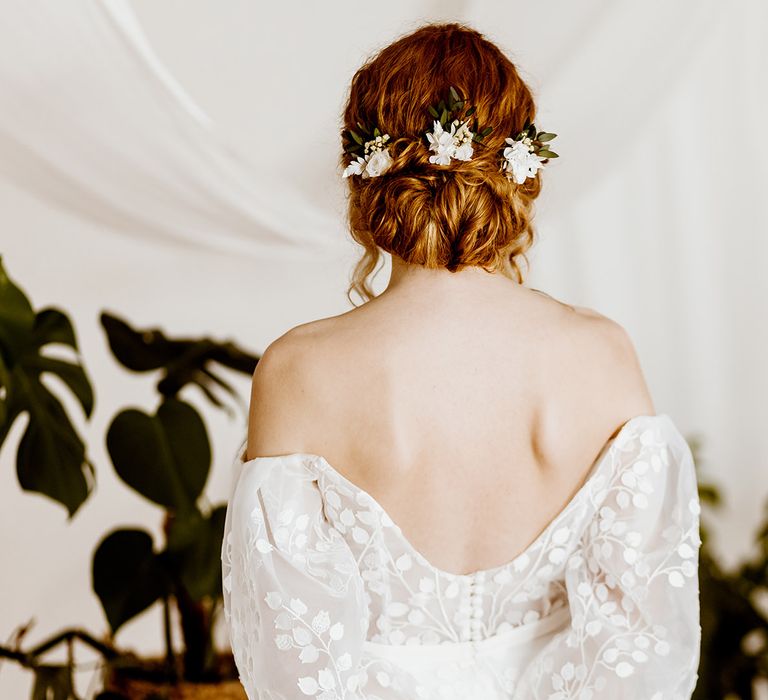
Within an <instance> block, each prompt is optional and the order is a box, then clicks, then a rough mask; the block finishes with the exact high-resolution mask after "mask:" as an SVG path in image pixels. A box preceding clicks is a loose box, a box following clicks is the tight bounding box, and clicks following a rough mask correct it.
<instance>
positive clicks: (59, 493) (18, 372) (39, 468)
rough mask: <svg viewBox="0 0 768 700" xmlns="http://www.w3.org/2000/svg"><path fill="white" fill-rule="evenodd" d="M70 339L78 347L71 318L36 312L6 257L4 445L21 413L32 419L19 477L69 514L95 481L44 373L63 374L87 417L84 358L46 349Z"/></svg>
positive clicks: (1, 295) (1, 282) (0, 421)
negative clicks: (52, 353) (60, 355)
mask: <svg viewBox="0 0 768 700" xmlns="http://www.w3.org/2000/svg"><path fill="white" fill-rule="evenodd" d="M52 344H60V345H66V346H69V347H70V348H72V349H73V350H74V351H75V352H76V353H78V354H79V351H78V346H77V341H76V339H75V332H74V329H73V327H72V323H71V322H70V320H69V318H68V317H67V316H66V314H65V313H64V312H63V311H60V310H59V309H55V308H45V309H42V310H40V311H38V312H35V311H34V310H33V309H32V306H31V304H30V302H29V300H28V299H27V297H26V295H25V294H24V292H22V291H21V289H19V287H17V286H16V285H15V284H14V283H13V282H12V281H11V279H10V278H9V277H8V275H7V274H6V272H5V270H4V268H3V265H2V257H0V447H1V446H2V444H3V442H4V441H5V438H6V437H7V435H8V433H9V432H10V430H11V427H12V426H13V423H14V422H15V420H16V419H17V418H18V417H19V416H20V415H22V414H24V413H27V414H28V416H29V420H28V423H27V426H26V428H25V431H24V433H23V435H22V437H21V442H20V444H19V449H18V451H17V454H16V473H17V475H18V479H19V484H20V485H21V487H22V488H23V489H25V490H27V491H34V492H37V493H41V494H44V495H46V496H48V497H50V498H52V499H54V500H55V501H58V502H59V503H61V504H62V505H63V506H64V507H65V508H66V509H67V511H68V514H69V517H70V518H71V517H72V516H73V515H74V514H75V512H76V511H77V509H78V508H79V507H80V505H81V504H82V503H83V501H85V499H86V498H87V497H88V495H89V494H90V492H91V490H92V488H93V480H94V467H93V464H92V463H91V462H90V461H89V460H88V459H87V457H86V450H85V444H84V443H83V440H82V439H81V438H80V436H79V435H78V433H77V431H76V429H75V427H74V426H73V425H72V421H71V420H70V418H69V416H68V414H67V412H66V410H65V409H64V407H63V405H62V404H61V401H60V400H59V398H58V397H57V396H56V394H54V393H53V392H52V391H51V390H50V389H49V388H48V387H47V386H46V385H45V384H44V383H43V381H42V376H43V375H44V374H45V373H50V374H52V375H54V376H56V377H58V378H59V379H60V380H61V381H62V382H63V383H64V384H65V385H66V386H67V388H68V389H69V390H70V391H71V392H72V393H73V394H74V396H75V398H76V399H77V400H78V402H79V403H80V405H81V406H82V408H83V412H84V413H85V415H86V417H88V418H90V416H91V413H92V411H93V389H92V388H91V383H90V381H89V379H88V376H87V375H86V373H85V369H84V368H83V366H82V364H81V363H79V362H69V361H67V360H61V359H56V358H53V357H48V356H46V355H44V354H43V353H42V351H43V349H44V348H45V347H46V346H48V345H52Z"/></svg>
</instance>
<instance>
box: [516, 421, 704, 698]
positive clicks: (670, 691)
mask: <svg viewBox="0 0 768 700" xmlns="http://www.w3.org/2000/svg"><path fill="white" fill-rule="evenodd" d="M620 437H621V440H620V441H618V442H617V443H616V445H614V447H615V449H614V450H612V453H611V454H612V459H613V460H614V464H613V468H612V469H611V470H609V471H608V475H607V477H606V478H605V479H602V480H601V481H600V483H599V484H597V488H596V489H595V491H593V493H592V499H593V506H594V517H592V518H591V519H590V521H589V522H588V524H587V526H586V528H585V531H584V533H583V535H582V537H581V539H580V542H579V546H578V547H577V548H576V550H575V551H574V553H573V555H572V556H571V557H570V558H569V560H568V563H567V566H566V571H565V583H566V589H567V596H568V602H569V606H570V609H571V624H570V625H569V626H568V627H566V628H565V629H564V630H562V631H560V632H558V633H557V634H556V635H555V636H554V637H553V638H552V639H551V640H549V641H548V643H547V644H546V646H544V647H543V648H542V649H541V650H540V652H539V653H538V654H537V655H536V657H535V658H534V659H533V660H532V661H531V663H530V664H529V665H528V666H527V667H526V669H525V671H524V672H523V673H522V674H521V677H520V680H519V684H518V686H517V688H516V689H515V695H514V698H515V699H516V700H523V699H525V700H530V699H531V698H547V700H566V699H568V698H579V699H580V700H586V699H588V698H593V699H598V698H622V699H623V700H633V699H636V700H688V699H689V698H690V697H691V695H692V693H693V689H694V687H695V685H696V680H697V678H698V673H697V669H698V664H699V653H700V642H701V627H700V615H699V580H698V556H699V547H700V545H701V539H700V536H699V510H700V509H699V497H698V489H697V481H696V475H695V470H694V463H693V457H692V455H691V451H690V449H689V446H688V444H687V443H686V441H685V439H684V438H683V437H682V435H681V434H680V433H679V432H678V431H677V429H676V427H675V426H674V423H673V422H672V420H671V419H670V418H668V417H665V418H664V419H663V420H655V421H646V422H642V421H640V422H638V423H635V425H634V426H632V429H631V430H627V431H625V432H624V434H622V435H621V436H620Z"/></svg>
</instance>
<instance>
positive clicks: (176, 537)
mask: <svg viewBox="0 0 768 700" xmlns="http://www.w3.org/2000/svg"><path fill="white" fill-rule="evenodd" d="M226 513H227V507H226V505H219V506H217V507H216V508H214V509H213V510H212V511H211V513H210V514H209V515H208V516H207V517H206V516H204V515H203V514H202V513H200V511H193V512H191V513H189V514H187V515H186V516H184V517H178V518H174V519H173V520H172V521H171V523H170V526H169V528H168V545H167V550H166V551H167V554H168V560H169V562H170V563H171V566H172V567H173V568H174V570H175V571H176V572H177V574H178V578H179V581H180V583H181V585H183V586H184V588H185V590H186V591H187V593H189V595H190V597H191V598H192V599H193V600H202V599H203V598H205V597H206V596H210V597H212V598H218V597H220V596H221V593H222V591H221V544H222V540H223V537H224V518H225V516H226Z"/></svg>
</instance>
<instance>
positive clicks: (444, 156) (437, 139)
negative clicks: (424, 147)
mask: <svg viewBox="0 0 768 700" xmlns="http://www.w3.org/2000/svg"><path fill="white" fill-rule="evenodd" d="M463 108H464V100H463V99H461V98H460V97H459V93H458V92H457V91H456V88H455V87H454V86H453V85H451V87H450V90H449V96H448V102H447V104H446V102H445V100H440V102H438V103H437V105H435V106H430V107H429V113H430V114H431V115H432V116H433V117H434V121H433V122H432V131H428V132H427V133H426V137H427V141H428V142H429V150H430V151H433V152H434V155H431V156H430V157H429V162H430V163H435V164H436V165H448V164H449V163H450V162H451V159H452V158H453V159H456V160H471V159H472V155H473V153H474V149H473V148H472V142H473V141H477V142H479V141H482V140H483V138H484V137H485V136H487V135H488V134H489V133H491V131H492V129H491V127H487V128H486V129H483V130H482V131H479V129H477V128H476V129H475V131H477V132H479V133H475V132H473V131H472V130H471V129H470V128H469V117H471V116H472V114H473V113H474V111H475V108H474V107H470V108H469V109H468V110H466V112H464V114H463V115H461V110H462V109H463ZM449 123H450V130H449V131H446V126H447V125H448V124H449Z"/></svg>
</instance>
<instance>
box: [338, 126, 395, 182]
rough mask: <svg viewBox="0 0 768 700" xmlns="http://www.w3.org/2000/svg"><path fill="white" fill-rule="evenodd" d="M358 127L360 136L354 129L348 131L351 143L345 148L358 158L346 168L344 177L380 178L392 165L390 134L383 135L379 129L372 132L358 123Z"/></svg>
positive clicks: (375, 128) (376, 128)
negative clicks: (389, 146) (389, 143)
mask: <svg viewBox="0 0 768 700" xmlns="http://www.w3.org/2000/svg"><path fill="white" fill-rule="evenodd" d="M357 127H358V129H360V131H361V132H362V135H361V134H358V133H357V132H356V131H354V130H353V129H349V130H348V131H346V132H345V133H346V135H347V138H348V139H349V143H347V145H346V146H345V149H344V150H346V151H347V152H351V153H357V154H358V155H357V157H356V158H355V159H354V160H353V161H352V162H351V163H350V164H349V165H347V167H346V168H344V173H343V174H342V177H349V176H350V175H360V176H362V177H364V178H365V177H378V176H379V175H381V174H382V173H385V172H386V171H387V170H389V168H390V166H391V165H392V156H390V154H389V150H388V147H387V141H389V134H382V133H381V132H380V131H379V129H378V127H374V128H373V131H372V132H369V130H368V129H367V128H366V126H365V125H363V124H361V123H360V122H357Z"/></svg>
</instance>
